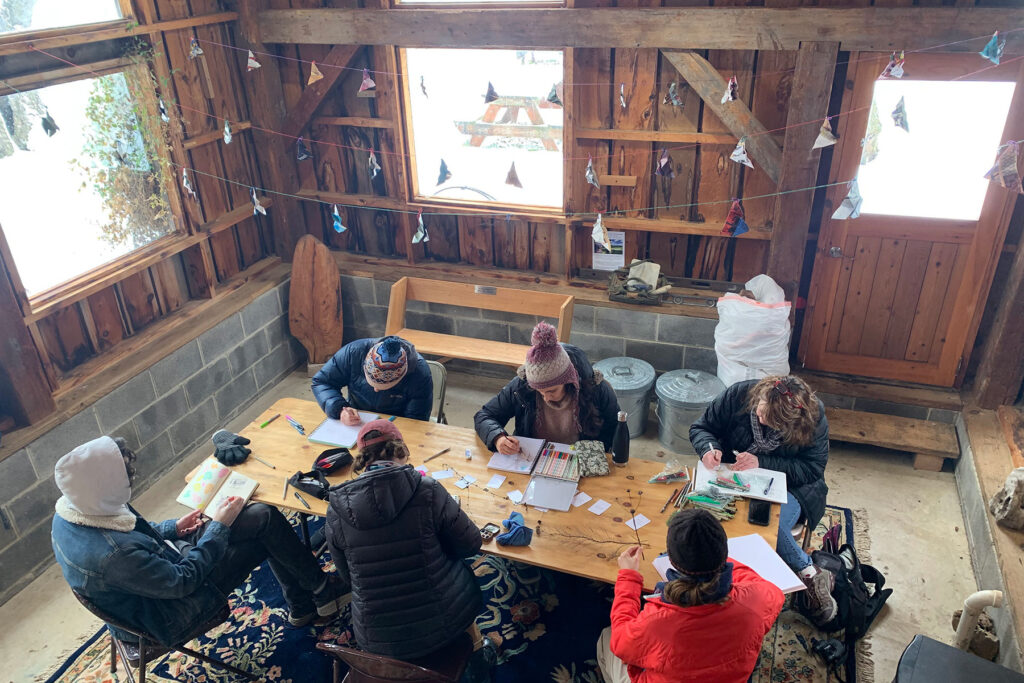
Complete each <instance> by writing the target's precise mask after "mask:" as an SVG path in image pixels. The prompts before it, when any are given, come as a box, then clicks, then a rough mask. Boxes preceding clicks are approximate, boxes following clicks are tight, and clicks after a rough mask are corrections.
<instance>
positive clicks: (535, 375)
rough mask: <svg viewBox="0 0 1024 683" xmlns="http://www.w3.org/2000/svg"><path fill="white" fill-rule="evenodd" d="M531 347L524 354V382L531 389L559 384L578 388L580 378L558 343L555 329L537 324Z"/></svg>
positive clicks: (545, 324)
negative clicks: (572, 385)
mask: <svg viewBox="0 0 1024 683" xmlns="http://www.w3.org/2000/svg"><path fill="white" fill-rule="evenodd" d="M530 341H531V343H532V346H531V347H530V350H529V351H527V352H526V365H525V367H526V382H527V384H529V385H530V387H531V388H533V389H547V388H548V387H553V386H557V385H559V384H574V385H576V386H579V384H580V378H579V375H577V374H576V366H574V365H573V364H572V361H571V360H569V354H567V353H566V352H565V349H563V348H562V345H561V344H559V343H558V334H557V333H556V332H555V328H554V327H552V326H551V325H549V324H548V323H546V322H539V323H537V326H536V327H535V328H533V336H532V337H531V339H530Z"/></svg>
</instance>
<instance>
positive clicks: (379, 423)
mask: <svg viewBox="0 0 1024 683" xmlns="http://www.w3.org/2000/svg"><path fill="white" fill-rule="evenodd" d="M356 445H357V447H358V449H359V451H358V454H357V455H356V458H355V463H354V470H355V471H356V472H361V474H360V475H359V476H358V477H356V478H355V479H353V480H351V481H347V482H344V483H342V484H338V485H337V486H333V487H331V490H330V505H329V507H328V509H327V543H328V547H329V548H330V551H331V556H332V557H333V559H334V564H335V567H336V568H337V572H338V575H339V576H340V577H341V579H342V581H343V583H345V584H347V585H349V586H350V587H351V590H352V627H353V631H354V633H355V639H356V642H357V643H358V645H359V647H360V648H362V649H364V650H366V651H368V652H372V653H375V654H380V655H386V656H388V657H394V658H396V659H402V660H410V659H416V658H419V657H423V656H425V655H428V654H430V653H432V652H434V651H436V650H438V649H441V648H442V647H444V646H446V645H448V644H449V643H451V642H452V641H453V640H454V639H455V638H458V637H459V636H460V635H461V634H462V633H463V632H466V631H470V634H471V635H472V636H473V637H474V640H476V641H478V643H479V640H480V638H479V635H478V634H479V631H478V630H477V629H476V627H475V620H476V617H477V615H478V614H480V613H481V612H482V611H483V599H482V596H481V593H480V588H479V586H478V585H477V582H476V577H475V575H474V574H473V571H472V570H471V569H470V567H469V565H468V563H467V562H466V560H465V558H468V557H470V556H472V555H474V554H475V553H477V552H478V551H479V550H480V546H481V543H482V540H481V537H480V530H479V529H478V528H477V527H476V525H475V524H473V522H472V520H470V519H469V517H468V516H467V515H466V513H465V512H463V511H462V509H461V508H460V507H459V505H458V503H456V502H455V500H454V499H453V498H452V496H451V495H450V494H449V493H448V492H447V491H446V490H445V489H444V487H443V486H441V484H439V483H438V482H437V481H435V480H434V479H431V478H430V477H428V476H424V475H421V474H420V473H419V472H417V471H416V470H415V469H413V468H412V466H411V465H409V464H408V459H409V449H408V448H407V447H406V445H405V443H404V442H403V441H402V435H401V433H400V432H399V431H398V428H397V427H396V426H395V425H394V423H392V422H388V421H387V420H374V421H372V422H369V423H367V424H365V425H363V428H362V429H361V430H360V431H359V436H358V438H357V440H356Z"/></svg>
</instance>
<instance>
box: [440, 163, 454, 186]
mask: <svg viewBox="0 0 1024 683" xmlns="http://www.w3.org/2000/svg"><path fill="white" fill-rule="evenodd" d="M451 177H452V172H451V171H449V170H448V164H446V163H444V159H441V170H440V171H438V173H437V184H438V185H442V184H444V183H446V182H447V181H448V179H449V178H451Z"/></svg>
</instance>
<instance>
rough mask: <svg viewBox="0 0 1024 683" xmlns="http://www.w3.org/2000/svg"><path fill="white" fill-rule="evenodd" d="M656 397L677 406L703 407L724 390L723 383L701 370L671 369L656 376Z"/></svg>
mask: <svg viewBox="0 0 1024 683" xmlns="http://www.w3.org/2000/svg"><path fill="white" fill-rule="evenodd" d="M654 391H655V392H656V393H657V394H658V398H659V399H661V400H663V401H665V402H666V403H668V404H669V405H672V406H675V407H678V408H703V407H704V406H705V405H707V404H708V403H710V402H711V401H712V399H714V398H715V396H718V395H719V394H720V393H722V392H723V391H725V384H723V383H722V380H720V379H718V378H717V377H715V376H714V375H712V374H711V373H709V372H704V371H702V370H673V371H672V372H666V373H665V374H664V375H662V376H661V377H659V378H658V383H657V385H656V386H655V388H654Z"/></svg>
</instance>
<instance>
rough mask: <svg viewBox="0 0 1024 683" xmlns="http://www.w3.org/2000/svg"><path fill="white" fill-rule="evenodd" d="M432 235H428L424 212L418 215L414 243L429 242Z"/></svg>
mask: <svg viewBox="0 0 1024 683" xmlns="http://www.w3.org/2000/svg"><path fill="white" fill-rule="evenodd" d="M429 241H430V235H428V234H427V226H425V225H423V212H422V211H420V212H419V213H417V214H416V232H415V233H413V236H412V243H413V244H419V243H420V242H429Z"/></svg>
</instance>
